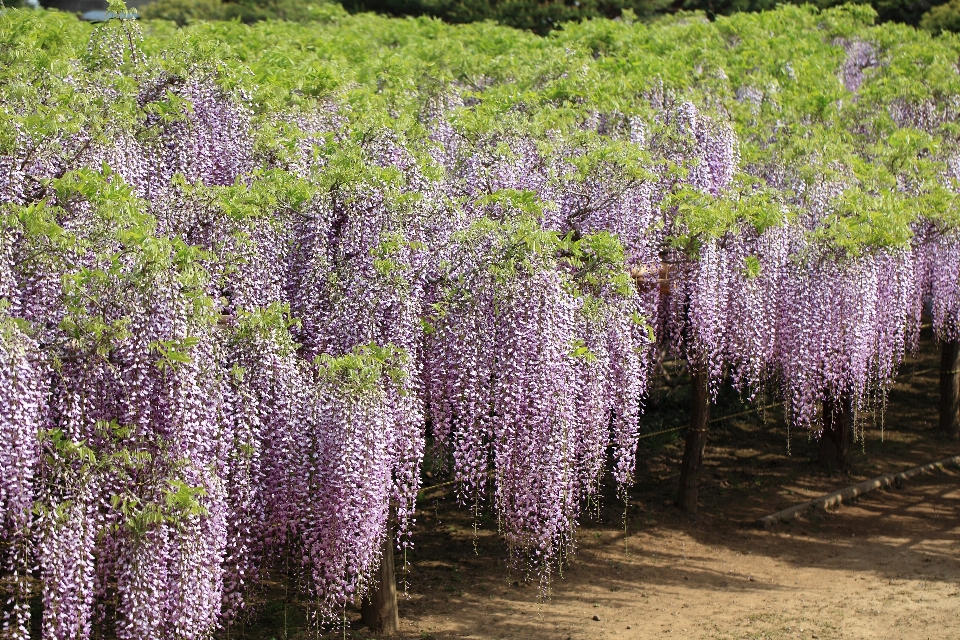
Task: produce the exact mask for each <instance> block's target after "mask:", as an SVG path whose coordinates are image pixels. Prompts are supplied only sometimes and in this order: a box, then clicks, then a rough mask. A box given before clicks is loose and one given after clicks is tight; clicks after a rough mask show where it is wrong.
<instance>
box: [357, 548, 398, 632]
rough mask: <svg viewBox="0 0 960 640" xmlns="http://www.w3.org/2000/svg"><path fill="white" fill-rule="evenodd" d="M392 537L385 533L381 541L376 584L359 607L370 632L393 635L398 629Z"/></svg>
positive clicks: (361, 617) (361, 616)
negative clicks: (381, 546)
mask: <svg viewBox="0 0 960 640" xmlns="http://www.w3.org/2000/svg"><path fill="white" fill-rule="evenodd" d="M393 544H394V540H393V535H392V534H391V533H390V531H389V530H388V531H387V536H386V538H385V539H384V541H383V557H382V558H381V559H380V569H379V570H378V571H377V575H376V576H375V578H376V584H375V585H374V588H373V589H372V590H371V591H370V594H369V595H368V596H367V597H365V598H364V599H363V602H362V604H361V605H360V619H361V620H363V623H364V624H365V625H367V626H368V627H369V628H370V630H371V631H373V632H374V633H378V634H383V635H393V634H395V633H396V632H397V631H398V630H399V629H400V615H399V613H398V612H397V579H396V576H395V574H394V568H393Z"/></svg>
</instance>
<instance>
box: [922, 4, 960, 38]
mask: <svg viewBox="0 0 960 640" xmlns="http://www.w3.org/2000/svg"><path fill="white" fill-rule="evenodd" d="M920 26H921V27H922V28H924V29H926V30H927V31H930V32H931V33H933V34H939V33H942V32H944V31H952V32H954V33H956V32H958V31H960V0H950V2H947V3H946V4H941V5H939V6H936V7H933V8H932V9H930V11H928V12H927V13H925V14H923V18H922V19H921V20H920Z"/></svg>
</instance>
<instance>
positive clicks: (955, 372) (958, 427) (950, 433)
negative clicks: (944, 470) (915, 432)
mask: <svg viewBox="0 0 960 640" xmlns="http://www.w3.org/2000/svg"><path fill="white" fill-rule="evenodd" d="M940 431H941V432H942V433H943V435H944V436H945V437H946V438H947V439H949V440H960V341H957V340H953V341H951V342H941V343H940Z"/></svg>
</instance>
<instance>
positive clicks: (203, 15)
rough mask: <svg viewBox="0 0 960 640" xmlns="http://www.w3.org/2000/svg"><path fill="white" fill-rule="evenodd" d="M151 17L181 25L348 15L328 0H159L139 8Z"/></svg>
mask: <svg viewBox="0 0 960 640" xmlns="http://www.w3.org/2000/svg"><path fill="white" fill-rule="evenodd" d="M139 13H140V16H141V17H142V18H144V19H147V20H170V21H172V22H175V23H177V25H178V26H181V27H183V26H186V25H188V24H193V23H195V22H201V21H211V20H239V21H240V22H243V23H245V24H251V23H254V22H259V21H261V20H288V21H291V22H325V21H330V20H333V19H335V18H337V17H338V16H341V15H344V11H343V9H342V8H341V7H340V5H338V4H334V3H332V2H328V1H327V0H232V1H227V2H224V1H223V0H156V1H155V2H151V3H150V4H147V5H145V6H144V7H143V8H141V9H140V10H139Z"/></svg>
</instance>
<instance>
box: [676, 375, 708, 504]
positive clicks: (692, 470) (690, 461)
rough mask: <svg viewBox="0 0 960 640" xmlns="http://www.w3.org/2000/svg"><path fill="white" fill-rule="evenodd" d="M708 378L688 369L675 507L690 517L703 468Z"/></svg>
mask: <svg viewBox="0 0 960 640" xmlns="http://www.w3.org/2000/svg"><path fill="white" fill-rule="evenodd" d="M708 382H709V376H708V375H707V373H706V372H702V371H700V370H698V369H694V368H693V367H692V366H691V368H690V385H691V389H692V393H691V396H690V429H689V430H688V431H687V442H686V445H685V446H684V448H683V462H681V463H680V493H679V495H678V496H677V506H678V507H680V510H681V511H683V512H684V513H687V514H689V515H696V513H697V493H698V489H699V487H700V470H701V468H702V467H703V451H704V449H705V448H706V445H707V427H708V426H709V424H710V391H709V388H708Z"/></svg>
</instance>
